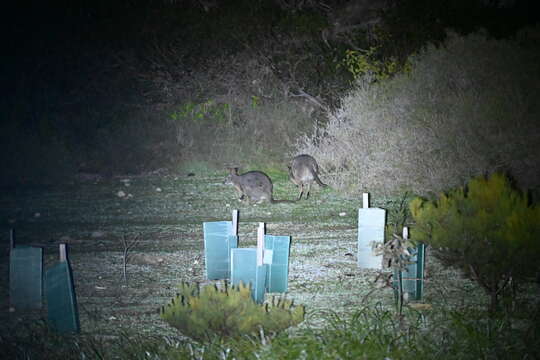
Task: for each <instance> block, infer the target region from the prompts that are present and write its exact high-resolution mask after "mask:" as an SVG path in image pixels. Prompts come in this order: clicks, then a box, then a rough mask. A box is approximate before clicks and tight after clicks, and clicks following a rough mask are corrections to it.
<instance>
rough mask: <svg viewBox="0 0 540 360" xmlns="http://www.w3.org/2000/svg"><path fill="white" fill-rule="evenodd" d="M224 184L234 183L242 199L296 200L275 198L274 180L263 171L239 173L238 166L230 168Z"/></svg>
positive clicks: (277, 201) (275, 201)
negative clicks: (273, 192)
mask: <svg viewBox="0 0 540 360" xmlns="http://www.w3.org/2000/svg"><path fill="white" fill-rule="evenodd" d="M224 184H227V185H233V186H234V187H235V188H236V191H238V194H239V195H240V200H243V199H244V198H245V197H246V196H247V197H248V199H249V200H252V201H255V202H258V203H260V202H262V201H264V200H268V201H269V202H270V203H271V204H274V203H285V202H294V201H292V200H274V198H273V197H272V188H273V187H272V180H270V178H269V177H268V175H266V174H265V173H263V172H261V171H249V172H247V173H245V174H242V175H238V168H230V169H229V175H228V176H227V177H226V178H225V181H224Z"/></svg>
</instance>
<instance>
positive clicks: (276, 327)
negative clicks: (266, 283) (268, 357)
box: [160, 283, 305, 341]
mask: <svg viewBox="0 0 540 360" xmlns="http://www.w3.org/2000/svg"><path fill="white" fill-rule="evenodd" d="M304 314H305V311H304V307H303V306H294V305H293V303H292V301H290V300H286V299H281V298H280V299H276V298H273V299H272V303H270V304H268V303H267V304H263V305H258V304H257V303H255V301H253V299H252V298H251V289H250V287H248V286H245V285H243V284H242V283H241V284H240V285H239V286H238V287H234V286H232V287H231V286H228V285H227V283H225V285H224V286H223V287H222V288H221V289H218V287H217V286H215V285H214V286H212V285H208V286H205V287H203V288H202V290H201V289H200V288H199V286H198V285H193V284H188V283H182V284H181V285H180V292H179V293H178V294H177V295H176V297H175V298H173V299H172V301H171V303H170V304H168V305H167V306H164V307H162V308H161V311H160V315H161V318H162V319H164V320H165V321H166V322H167V323H169V325H171V326H173V327H175V328H177V329H178V330H180V331H181V332H182V333H183V334H184V335H187V336H189V337H191V338H193V339H196V340H199V341H201V340H208V339H210V338H212V337H213V336H218V337H222V338H223V337H227V338H229V337H232V338H236V337H239V336H241V335H244V334H255V333H258V332H259V331H260V329H262V330H263V331H264V333H265V334H266V335H271V334H276V333H278V332H280V331H282V330H285V329H286V328H288V327H290V326H294V325H297V324H299V323H300V322H302V321H303V320H304Z"/></svg>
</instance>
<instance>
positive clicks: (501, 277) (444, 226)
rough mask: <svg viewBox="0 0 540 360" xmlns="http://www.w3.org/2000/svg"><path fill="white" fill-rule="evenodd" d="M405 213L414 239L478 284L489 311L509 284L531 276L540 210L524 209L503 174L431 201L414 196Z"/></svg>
mask: <svg viewBox="0 0 540 360" xmlns="http://www.w3.org/2000/svg"><path fill="white" fill-rule="evenodd" d="M410 209H411V214H412V216H413V218H414V220H415V221H416V226H415V227H414V232H413V237H414V239H416V240H417V241H422V242H425V243H427V244H429V245H431V246H432V247H433V248H434V249H435V250H436V252H437V254H438V256H439V257H440V258H441V259H442V260H443V261H444V262H445V263H447V264H450V265H453V266H456V267H458V268H460V269H462V270H463V271H464V273H465V274H466V275H467V276H469V277H471V278H472V279H474V280H475V281H477V282H478V283H479V284H480V285H481V286H482V287H483V288H484V289H485V290H486V292H487V293H488V294H489V295H490V297H491V303H490V310H491V311H492V312H494V311H495V310H496V309H497V305H498V298H499V296H500V295H501V294H502V293H503V291H504V290H505V289H506V288H507V287H508V286H509V285H511V284H512V283H514V284H516V283H519V282H522V281H524V280H527V278H528V277H531V276H534V275H536V272H537V271H538V265H537V264H538V259H539V258H540V206H532V205H529V204H528V200H527V197H526V196H525V195H523V194H522V193H520V192H519V191H517V190H514V189H513V188H512V187H511V186H510V183H509V181H508V180H507V179H506V177H505V176H504V175H502V174H493V175H491V176H490V177H489V178H487V179H485V178H476V179H473V180H471V181H470V182H469V184H468V186H467V188H466V189H464V188H458V189H456V190H453V191H451V192H449V193H448V194H441V195H440V196H439V198H438V199H437V200H436V201H433V202H431V201H426V200H422V199H420V198H416V199H414V200H413V201H411V203H410Z"/></svg>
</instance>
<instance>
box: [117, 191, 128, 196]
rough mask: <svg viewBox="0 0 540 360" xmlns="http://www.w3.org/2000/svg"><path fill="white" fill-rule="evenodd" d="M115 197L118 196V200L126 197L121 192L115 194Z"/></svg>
mask: <svg viewBox="0 0 540 360" xmlns="http://www.w3.org/2000/svg"><path fill="white" fill-rule="evenodd" d="M116 196H118V197H119V198H123V197H125V196H126V193H125V192H123V191H122V190H120V191H118V192H117V193H116Z"/></svg>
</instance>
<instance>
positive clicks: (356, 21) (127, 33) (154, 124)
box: [0, 0, 540, 359]
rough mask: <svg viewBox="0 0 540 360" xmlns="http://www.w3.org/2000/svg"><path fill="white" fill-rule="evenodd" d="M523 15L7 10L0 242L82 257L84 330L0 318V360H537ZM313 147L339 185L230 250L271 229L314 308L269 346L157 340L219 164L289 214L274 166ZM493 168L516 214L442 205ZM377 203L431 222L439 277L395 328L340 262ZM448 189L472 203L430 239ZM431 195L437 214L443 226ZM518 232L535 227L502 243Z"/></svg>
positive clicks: (534, 29)
mask: <svg viewBox="0 0 540 360" xmlns="http://www.w3.org/2000/svg"><path fill="white" fill-rule="evenodd" d="M533 3H534V1H527V0H516V1H490V0H473V1H471V0H452V1H444V2H442V1H430V0H388V1H380V2H375V1H366V4H369V6H368V5H366V4H364V2H361V1H344V0H329V1H325V2H322V1H317V0H305V1H292V0H291V1H288V0H275V1H271V0H260V1H250V0H238V1H233V0H229V1H202V0H198V1H197V0H184V1H181V0H178V1H174V0H173V1H151V0H147V1H128V0H123V1H105V0H99V1H93V2H84V1H71V2H68V3H66V4H63V2H55V3H54V4H47V3H44V2H41V3H35V4H34V3H30V4H23V5H19V4H11V5H10V7H9V8H7V10H6V11H4V17H6V19H5V21H3V26H4V31H3V35H5V37H6V42H5V49H7V51H5V52H6V55H5V56H3V57H2V64H1V65H2V66H1V68H0V78H1V79H2V94H1V96H0V117H1V122H0V146H1V147H0V154H1V155H0V157H1V161H2V171H1V172H0V185H1V186H2V191H3V196H2V198H1V199H0V204H1V207H0V211H1V213H0V214H1V215H2V218H5V220H3V222H2V223H1V224H0V225H1V226H0V229H1V230H2V233H3V234H6V233H7V229H8V228H9V227H12V226H16V227H18V228H21V229H22V231H21V233H22V238H23V239H25V241H26V242H28V243H38V244H39V245H41V246H44V247H45V249H46V254H47V255H46V259H45V262H46V264H50V263H52V262H54V259H55V258H56V257H55V256H56V246H57V243H58V242H60V241H63V242H68V243H69V244H70V246H72V247H73V248H74V251H73V258H74V261H73V263H74V264H77V265H75V266H76V269H75V270H76V271H75V273H76V274H78V275H77V276H80V278H79V279H76V282H77V281H79V288H78V290H77V291H78V296H80V304H81V309H82V310H83V311H82V316H83V318H84V323H85V326H86V329H85V330H84V331H83V334H82V335H80V336H73V337H71V336H68V337H60V336H58V335H57V334H54V333H51V332H50V331H49V330H48V329H47V327H46V326H45V325H44V323H43V319H42V318H41V317H40V316H36V317H35V319H34V318H32V316H30V317H29V321H28V319H26V320H25V319H22V318H19V314H18V313H8V311H7V307H6V306H4V305H5V304H4V303H2V311H3V314H2V317H3V319H2V325H0V326H2V331H1V332H0V351H2V353H0V357H2V358H40V356H43V354H47V358H58V359H60V358H61V359H71V358H96V359H103V358H135V359H136V358H141V359H142V358H145V359H146V358H164V359H168V358H171V359H183V358H192V359H217V358H219V359H232V358H237V359H239V358H257V359H289V358H290V359H297V358H327V359H335V358H392V359H406V358H411V357H415V358H425V359H434V358H452V357H454V358H463V359H478V358H485V359H508V358H516V359H522V358H537V357H539V356H540V355H539V354H540V345H539V343H538V338H539V337H540V328H539V324H540V319H539V317H540V311H539V307H538V296H537V294H538V288H537V284H535V283H534V280H535V276H536V275H537V274H538V265H536V263H535V259H537V258H538V256H537V255H538V246H537V243H538V237H537V230H538V229H537V224H538V219H536V218H535V217H534V216H536V217H537V215H536V214H537V212H538V211H537V210H538V206H537V205H536V202H537V200H538V194H539V183H538V181H539V179H540V175H539V172H540V166H539V160H538V159H540V145H539V144H540V141H538V140H539V139H540V138H539V137H540V131H539V125H538V124H539V122H538V117H539V114H540V112H539V106H538V104H540V102H538V98H539V94H540V88H539V85H538V83H537V79H538V75H539V73H540V68H539V65H538V64H540V61H539V47H540V40H539V39H540V29H539V27H538V23H537V22H538V17H537V14H536V13H535V12H533V11H532V4H533ZM300 152H306V153H310V154H312V155H314V156H315V158H317V160H318V161H319V165H320V167H321V170H322V171H321V174H322V179H323V180H324V182H327V183H328V184H329V185H331V187H332V188H333V190H332V189H330V190H321V189H319V188H316V191H315V194H314V196H313V195H312V196H310V199H309V201H304V202H301V203H298V204H294V205H291V204H286V205H285V204H280V205H270V204H263V205H260V206H258V207H254V206H248V205H245V204H243V205H241V206H240V207H241V210H242V214H243V215H242V216H243V221H244V226H245V228H244V229H243V234H241V235H244V236H245V235H247V234H250V233H251V232H252V231H251V229H250V228H249V226H251V225H252V224H254V223H256V222H257V221H261V219H263V220H266V221H269V223H273V224H274V226H275V228H273V230H275V231H281V232H286V233H288V234H291V235H292V236H293V239H295V244H294V247H293V248H292V249H291V251H292V255H291V258H292V267H291V268H292V277H291V282H290V284H291V289H290V294H292V295H293V296H295V297H298V298H301V299H302V300H303V301H301V302H300V304H302V305H306V309H307V314H306V321H305V322H304V323H302V324H301V325H300V326H299V327H298V328H294V329H292V330H291V329H290V331H284V332H282V333H280V334H279V335H276V336H275V337H269V336H265V335H264V334H250V335H245V336H241V337H235V338H234V339H232V340H224V339H220V338H219V337H218V338H213V339H212V340H211V341H206V342H197V341H193V340H191V339H188V338H186V337H183V336H181V335H178V334H177V333H172V332H171V331H172V330H174V329H170V328H167V329H164V328H163V327H164V325H165V324H163V322H160V323H159V324H161V325H157V323H156V321H157V320H158V314H157V309H158V308H159V307H161V306H163V305H165V304H166V302H167V301H169V300H170V297H171V292H174V290H173V287H174V286H176V285H177V284H178V283H179V282H180V281H194V282H196V281H204V277H203V275H204V274H203V272H204V269H203V265H202V264H201V261H200V260H201V253H202V245H201V236H200V224H201V222H202V221H208V220H212V219H219V220H223V219H225V218H227V217H228V216H229V211H230V208H231V207H230V204H231V202H232V199H233V198H234V195H233V190H232V189H228V188H225V187H224V186H222V185H221V180H222V178H223V177H224V174H225V169H226V168H228V167H241V168H256V169H258V170H265V171H266V172H267V173H268V174H269V175H270V177H271V178H272V180H273V181H274V185H275V190H276V191H277V192H278V194H277V196H276V198H279V199H283V198H291V196H292V195H291V194H293V193H296V190H294V189H293V185H292V184H290V183H289V182H288V181H287V179H286V173H285V171H284V170H285V169H286V163H287V162H289V161H290V159H291V158H292V156H293V155H295V154H297V153H300ZM495 171H500V172H503V173H505V176H507V177H504V179H505V180H504V181H507V180H506V179H510V182H511V183H512V184H513V185H517V186H520V187H522V189H523V192H522V193H520V195H519V201H518V202H519V204H518V205H520V206H517V208H518V210H516V211H517V213H516V214H517V215H512V216H510V217H509V218H511V219H512V220H508V219H507V218H506V215H507V214H506V213H505V211H506V210H508V211H509V212H510V213H512V211H514V210H509V209H508V207H504V206H503V205H504V204H506V203H512V201H507V202H505V201H502V200H500V199H498V200H497V201H495V202H496V203H497V206H496V207H495V210H493V206H491V205H492V204H491V203H490V204H491V205H490V204H488V205H485V204H484V203H482V201H479V203H480V204H481V206H479V208H478V209H476V208H474V209H472V207H471V205H470V204H469V203H468V202H467V201H465V200H467V199H462V198H459V196H458V195H460V194H461V195H462V193H460V191H461V190H454V191H453V192H452V191H451V189H453V188H456V187H458V186H460V185H464V184H465V183H466V182H468V180H470V178H472V177H474V176H478V175H484V174H491V173H493V172H495ZM188 174H189V175H190V176H187V175H188ZM127 175H129V177H128V176H127ZM192 175H195V176H192ZM119 178H120V179H121V182H120V183H119V181H118V179H119ZM126 179H128V180H126ZM131 181H133V186H132V184H131ZM51 184H52V186H51ZM58 184H60V186H58ZM505 184H507V183H506V182H505ZM483 185H485V186H484V187H485V188H486V189H489V186H487V185H486V184H483ZM220 186H222V187H220ZM119 189H122V192H124V191H125V192H126V193H128V194H127V195H126V194H124V195H125V196H120V195H119V194H120V191H119ZM229 190H230V192H227V191H229ZM366 190H367V191H369V192H370V193H377V194H378V197H377V198H378V199H379V200H378V201H379V203H376V204H375V206H380V207H384V208H386V209H388V211H389V219H388V220H389V221H388V222H389V224H390V225H391V227H395V229H396V231H395V232H399V228H400V227H401V226H402V225H412V226H413V229H414V225H415V223H414V221H418V222H419V224H417V225H418V226H419V229H422V230H424V233H423V235H424V238H423V239H422V240H425V241H426V242H427V243H430V241H431V242H432V243H431V245H432V246H433V247H434V248H435V249H436V250H437V254H438V256H439V260H440V261H441V262H442V264H441V263H439V261H435V260H433V263H431V264H428V271H430V272H431V275H430V276H429V279H430V283H429V287H428V288H429V290H427V293H426V298H425V301H426V303H427V304H417V305H421V306H422V305H424V306H425V307H423V308H422V307H419V308H415V307H414V305H415V304H411V305H410V306H407V307H406V309H405V310H404V312H403V313H401V312H400V313H399V314H397V313H396V311H395V310H394V309H393V307H392V301H391V299H392V297H391V295H392V292H391V290H389V289H387V288H384V286H383V288H384V289H381V288H377V284H376V281H373V279H371V278H370V275H371V274H369V273H364V272H361V271H360V270H358V269H357V268H356V266H355V264H354V261H352V260H350V259H349V258H350V254H349V253H350V252H351V251H352V252H354V250H351V249H353V248H354V244H355V240H356V239H355V233H354V232H355V226H356V218H355V211H356V209H357V207H358V201H357V194H358V193H359V192H361V191H366ZM441 191H450V193H449V194H450V195H449V196H450V197H452V196H455V197H456V198H459V199H460V201H456V204H457V205H455V207H450V210H451V211H449V213H450V215H448V213H445V214H443V215H440V214H439V215H440V216H439V215H437V214H435V215H434V214H431V216H432V217H435V218H436V220H439V223H438V224H437V225H441V226H442V227H443V228H444V229H443V230H442V232H441V233H440V234H442V235H440V234H439V235H440V236H439V237H438V238H436V236H434V233H433V230H434V229H433V227H432V225H433V222H432V223H429V221H428V223H429V224H428V228H427V229H426V228H422V225H425V223H424V224H422V221H421V219H419V218H414V219H412V218H411V214H410V213H409V211H408V206H407V203H408V200H410V198H411V194H415V195H416V194H419V195H420V194H421V195H424V196H428V197H431V198H433V194H434V193H439V192H441ZM492 195H493V194H492ZM381 199H382V200H381ZM441 199H446V197H445V196H442V195H441V197H439V200H438V201H439V203H437V202H434V204H438V206H435V205H432V208H430V209H431V210H433V208H437V209H439V210H445V209H446V210H448V209H447V208H445V207H444V206H441V201H442V200H441ZM484 200H486V199H484ZM488 200H489V201H491V200H490V198H489V196H488V198H487V200H486V201H488ZM489 201H488V202H489ZM423 204H424V206H425V207H428V205H427V204H429V202H427V201H426V202H425V203H423ZM501 204H502V205H501ZM276 206H278V207H279V209H277V208H276ZM486 208H487V209H488V210H493V212H492V213H490V212H489V211H487V210H486ZM519 209H522V210H519ZM523 209H525V210H523ZM532 209H534V210H532ZM473 210H474V211H473ZM467 211H469V213H467ZM528 211H531V213H532V212H534V214H533V215H534V216H533V218H532V219H531V217H530V216H529V215H530V214H529V212H528ZM413 212H414V211H413ZM464 213H467V214H470V218H471V222H470V223H467V225H470V227H471V228H472V230H471V229H465V228H464V227H463V224H464V222H463V221H461V220H460V219H461V217H463V214H464ZM486 213H487V214H491V215H492V216H493V219H490V218H488V217H486ZM501 214H502V215H501ZM512 214H513V213H512ZM413 215H415V216H416V215H418V214H417V213H416V214H413ZM498 215H501V217H497V216H498ZM437 216H439V217H437ZM523 216H525V217H527V220H523V221H522V222H519V221H517V220H516V217H517V218H519V219H521V218H523ZM428 220H430V221H431V220H433V219H428ZM451 221H456V222H457V225H456V224H454V223H452V222H451ZM505 221H506V222H508V224H509V225H511V226H516V227H517V228H519V231H524V233H520V232H519V231H517V230H516V229H514V230H516V231H514V230H512V231H510V233H508V234H503V235H501V234H500V231H499V230H500V229H501V228H504V227H503V226H502V225H501V223H502V222H505ZM512 221H513V222H512ZM529 221H530V222H529ZM14 224H15V225H14ZM479 224H480V225H482V226H479ZM508 224H507V225H508ZM450 225H456V226H457V227H460V226H461V227H460V228H459V229H457V230H456V229H455V226H454V227H452V226H450ZM96 229H99V231H96ZM498 231H499V232H498ZM413 234H414V230H413ZM471 234H472V235H471ZM516 234H521V235H523V236H519V239H516V238H515V236H516ZM535 234H536V235H535ZM246 237H247V236H246ZM4 238H5V237H4V235H2V239H4ZM122 239H123V241H124V242H123V244H124V248H122V246H121V245H122V242H121V240H122ZM129 239H136V241H135V240H133V244H136V245H135V248H136V249H131V250H130V252H132V254H131V255H133V256H132V257H130V258H129V259H130V260H129V261H128V260H127V254H126V251H127V250H126V249H125V247H126V246H127V245H126V244H128V243H130V242H129ZM441 239H442V240H448V241H454V243H448V242H447V243H445V242H444V241H443V242H442V243H439V244H438V243H436V241H437V240H440V241H442V240H441ZM413 240H414V239H413ZM464 240H466V241H465V243H463V241H464ZM522 242H525V244H524V245H525V247H524V248H523V247H519V250H516V249H517V248H518V247H517V246H516V244H517V243H522ZM4 244H7V241H6V242H4ZM456 244H457V245H456ZM452 246H455V248H452ZM524 249H526V250H527V251H526V253H525V254H523V253H521V252H520V251H525V250H524ZM1 250H2V252H1V255H2V257H3V258H5V259H7V256H4V255H6V254H7V246H4V247H2V249H1ZM489 251H492V253H488V252H489ZM508 251H510V252H511V255H512V256H507V253H508ZM512 251H513V252H512ZM326 252H329V254H330V255H327V254H326ZM344 254H345V255H344ZM122 255H123V256H124V258H123V266H124V271H127V275H126V272H124V281H125V284H124V286H122V287H120V286H119V285H118V284H119V283H120V282H121V279H122V276H121V272H122V271H121V266H116V265H117V262H118V263H120V262H122ZM494 259H499V260H500V261H497V262H494ZM515 259H517V260H516V261H517V262H518V263H519V264H518V265H516V261H511V260H515ZM117 260H118V261H117ZM520 260H523V261H522V262H520ZM525 260H526V261H525ZM0 264H1V267H0V268H1V269H2V270H3V274H7V265H5V264H7V262H4V261H2V263H0ZM443 265H444V266H443ZM448 265H451V266H453V267H454V268H457V269H459V271H455V270H452V267H451V266H450V267H447V266H448ZM77 266H78V268H77ZM117 268H118V269H120V270H118V271H116V272H115V270H114V269H117ZM148 269H150V270H148ZM156 269H157V270H156ZM4 270H6V271H4ZM321 274H322V275H321ZM328 274H334V275H335V276H334V275H333V277H330V275H328ZM463 275H464V276H463ZM462 276H463V277H462ZM468 278H470V279H473V280H475V281H477V283H476V284H475V283H474V282H470V281H469V280H468ZM127 279H129V283H128V280H127ZM3 280H4V279H3ZM80 280H85V281H80ZM128 284H129V285H128ZM478 284H480V287H483V288H484V289H485V290H487V293H488V294H489V295H491V296H492V299H491V303H490V301H489V298H488V296H486V294H484V293H482V292H481V291H479V286H478ZM0 291H2V295H4V294H6V296H5V297H4V298H6V299H7V289H6V287H5V286H3V287H0ZM315 298H317V299H323V301H322V302H321V301H319V302H318V301H315V300H314V299H315ZM494 298H495V300H494ZM388 299H390V300H388ZM295 300H296V299H295ZM490 304H491V305H490ZM310 306H311V307H312V308H311V309H310ZM330 309H333V310H334V311H330ZM487 310H489V312H488V311H487ZM31 315H35V314H31ZM4 318H5V321H4ZM116 320H118V321H119V322H120V323H121V324H122V325H124V327H120V326H116V325H115V323H114V322H115V321H116ZM160 326H161V327H160ZM201 327H202V328H203V329H204V325H202V326H201ZM184 335H185V334H184Z"/></svg>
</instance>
